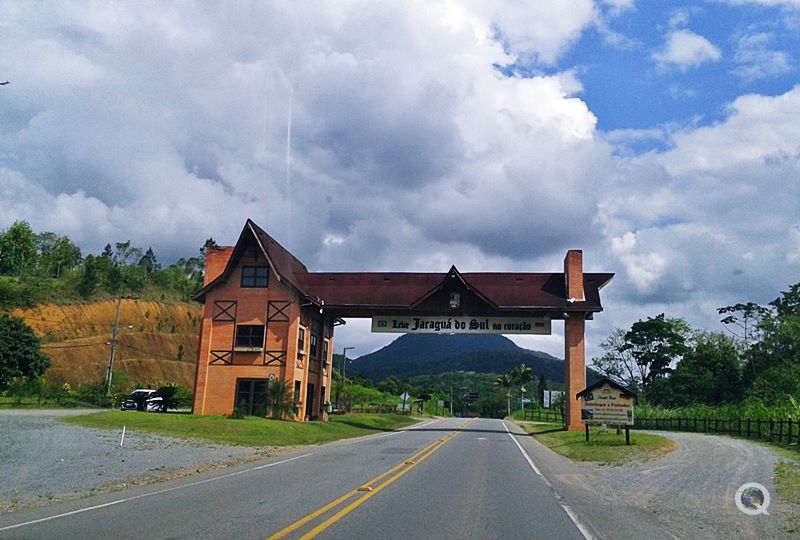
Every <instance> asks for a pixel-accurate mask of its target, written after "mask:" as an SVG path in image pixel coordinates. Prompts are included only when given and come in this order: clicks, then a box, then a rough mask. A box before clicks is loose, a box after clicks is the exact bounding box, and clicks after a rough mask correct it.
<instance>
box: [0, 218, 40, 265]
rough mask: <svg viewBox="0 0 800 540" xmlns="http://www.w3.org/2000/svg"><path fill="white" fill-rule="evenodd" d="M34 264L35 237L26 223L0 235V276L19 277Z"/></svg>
mask: <svg viewBox="0 0 800 540" xmlns="http://www.w3.org/2000/svg"><path fill="white" fill-rule="evenodd" d="M35 262H36V235H35V234H34V233H33V230H32V229H31V226H30V225H28V222H26V221H15V222H14V224H13V225H11V227H9V228H8V230H7V231H6V232H4V233H2V234H0V274H7V275H15V276H18V275H21V274H22V273H23V272H24V271H25V270H27V269H29V268H32V267H33V265H34V264H35Z"/></svg>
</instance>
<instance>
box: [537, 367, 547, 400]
mask: <svg viewBox="0 0 800 540" xmlns="http://www.w3.org/2000/svg"><path fill="white" fill-rule="evenodd" d="M545 390H547V379H546V378H545V376H544V373H542V374H541V375H539V405H541V406H542V407H544V391H545Z"/></svg>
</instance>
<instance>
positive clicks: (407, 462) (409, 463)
mask: <svg viewBox="0 0 800 540" xmlns="http://www.w3.org/2000/svg"><path fill="white" fill-rule="evenodd" d="M403 464H404V465H416V464H417V462H416V461H414V460H413V459H407V460H405V461H404V462H403Z"/></svg>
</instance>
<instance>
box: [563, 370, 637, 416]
mask: <svg viewBox="0 0 800 540" xmlns="http://www.w3.org/2000/svg"><path fill="white" fill-rule="evenodd" d="M577 397H578V398H579V399H580V400H581V420H582V421H583V422H584V423H586V424H611V425H617V426H632V425H633V402H634V400H635V398H636V395H635V394H634V393H633V392H631V391H629V390H627V389H626V388H625V387H623V386H620V385H618V384H614V383H613V382H611V381H609V380H607V379H605V380H603V381H601V384H595V385H592V386H590V387H588V388H587V389H586V390H584V391H583V392H580V393H579V394H578V396H577Z"/></svg>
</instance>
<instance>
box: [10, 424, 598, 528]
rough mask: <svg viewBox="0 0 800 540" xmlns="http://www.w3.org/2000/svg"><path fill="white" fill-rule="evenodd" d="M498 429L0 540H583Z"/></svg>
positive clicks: (92, 515)
mask: <svg viewBox="0 0 800 540" xmlns="http://www.w3.org/2000/svg"><path fill="white" fill-rule="evenodd" d="M509 429H511V430H512V431H516V430H518V428H517V427H516V426H513V424H510V423H505V422H502V421H500V420H488V419H475V420H463V419H445V420H437V421H434V422H429V423H425V424H421V425H417V426H415V427H413V428H410V429H407V430H402V431H397V432H390V433H386V434H382V435H378V436H372V437H367V438H363V439H358V440H354V441H343V442H340V443H334V444H328V445H325V446H320V447H311V448H306V449H304V450H301V451H299V452H297V453H293V454H287V455H284V456H281V457H279V458H274V459H271V460H265V461H263V462H260V463H256V464H249V465H243V466H240V467H238V468H230V469H226V470H224V471H216V472H214V473H208V474H201V475H197V476H194V477H191V478H187V479H182V480H177V481H173V482H167V483H161V484H154V485H150V486H140V487H135V488H132V489H129V490H126V491H124V492H117V493H108V494H104V495H98V496H94V497H89V498H84V499H80V500H75V501H69V502H65V503H61V504H56V505H51V506H48V507H43V508H36V509H32V510H29V511H25V512H16V513H13V514H5V515H0V538H15V539H21V538H61V539H70V538H81V539H91V538H98V539H99V538H102V539H107V538H148V539H156V538H192V539H196V538H237V539H245V538H269V537H275V538H277V537H283V538H301V537H304V536H303V535H310V536H306V537H307V538H311V537H317V538H336V539H345V538H346V539H353V538H362V539H367V538H382V539H386V540H391V539H395V538H397V539H404V540H409V539H415V538H420V539H422V538H424V539H426V540H431V539H438V538H459V539H462V538H463V539H468V538H480V539H492V538H497V539H508V538H526V539H536V538H560V539H581V538H584V537H585V536H584V534H583V533H582V532H581V529H580V528H579V527H580V521H579V519H580V518H579V516H576V515H575V513H574V512H572V511H571V510H570V509H569V507H566V506H565V505H564V503H563V501H561V500H560V498H559V497H558V496H557V494H556V493H555V491H554V490H553V488H552V487H551V486H550V484H549V482H547V480H545V479H544V478H543V477H542V476H540V474H539V472H538V469H537V468H536V466H535V465H534V464H533V462H532V461H530V459H529V458H528V457H527V454H526V453H524V452H523V450H522V447H521V446H520V445H519V444H518V442H517V441H516V439H515V438H514V437H512V436H511V435H510V434H509V433H508V430H509ZM90 469H91V467H89V470H90Z"/></svg>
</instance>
